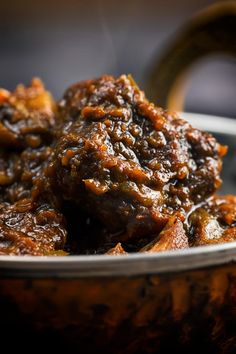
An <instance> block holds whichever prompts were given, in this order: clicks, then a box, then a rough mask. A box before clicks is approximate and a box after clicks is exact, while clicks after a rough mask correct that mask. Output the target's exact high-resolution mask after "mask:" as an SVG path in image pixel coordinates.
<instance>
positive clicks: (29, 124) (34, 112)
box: [0, 78, 56, 150]
mask: <svg viewBox="0 0 236 354" xmlns="http://www.w3.org/2000/svg"><path fill="white" fill-rule="evenodd" d="M55 112H56V104H55V102H54V100H53V98H52V96H51V94H50V93H49V92H48V91H45V89H44V86H43V83H42V82H41V80H39V79H36V78H35V79H33V80H32V82H31V85H30V86H29V87H25V86H23V85H18V86H17V88H16V90H15V91H14V92H12V93H10V92H8V91H6V90H3V89H0V137H1V147H3V146H7V147H8V148H12V149H14V150H17V149H23V148H26V147H32V148H35V147H39V146H40V145H42V144H43V143H44V142H48V141H49V140H52V136H53V130H52V128H53V127H54V126H55Z"/></svg>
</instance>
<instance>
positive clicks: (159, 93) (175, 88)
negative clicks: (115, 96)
mask: <svg viewBox="0 0 236 354" xmlns="http://www.w3.org/2000/svg"><path fill="white" fill-rule="evenodd" d="M222 53H223V54H227V55H230V56H234V57H236V2H235V1H230V2H222V3H218V4H216V5H213V6H210V7H208V8H206V9H205V10H203V11H202V12H200V13H199V14H198V15H197V16H195V17H194V18H193V19H192V20H191V21H190V22H189V23H187V24H186V26H185V27H184V28H183V30H182V32H181V33H180V34H179V35H178V36H177V37H176V38H175V40H174V42H173V43H172V45H171V46H170V47H169V48H168V50H167V51H166V52H165V53H164V55H163V56H162V57H161V59H160V60H159V61H158V62H157V64H155V65H154V68H153V70H152V72H151V75H150V78H149V80H148V82H147V92H148V96H149V98H150V99H152V100H153V101H154V102H156V103H157V104H158V105H160V106H163V107H166V108H168V109H170V110H175V111H182V110H183V108H184V99H185V85H184V83H185V82H186V77H187V76H188V74H189V72H190V69H191V67H192V65H193V64H195V63H196V61H198V60H199V59H201V58H203V57H206V56H207V55H210V54H222Z"/></svg>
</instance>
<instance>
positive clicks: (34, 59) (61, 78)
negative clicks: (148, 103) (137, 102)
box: [0, 0, 236, 118]
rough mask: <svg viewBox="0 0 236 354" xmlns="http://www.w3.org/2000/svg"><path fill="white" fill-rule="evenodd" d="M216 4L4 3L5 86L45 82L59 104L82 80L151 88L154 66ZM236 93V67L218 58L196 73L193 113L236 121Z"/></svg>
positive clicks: (0, 70)
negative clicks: (124, 76)
mask: <svg viewBox="0 0 236 354" xmlns="http://www.w3.org/2000/svg"><path fill="white" fill-rule="evenodd" d="M218 2H220V1H218ZM213 3H215V1H210V0H176V1H174V0H125V1H124V0H116V1H114V0H84V1H82V0H77V1H76V0H57V1H56V0H41V1H27V0H9V1H2V0H0V11H1V12H0V13H1V23H0V48H1V52H0V53H1V55H0V86H1V87H4V88H6V89H9V90H12V89H13V88H14V87H15V85H16V84H17V83H24V84H27V83H29V81H30V79H31V78H32V77H33V76H39V77H41V78H42V79H43V81H44V82H45V84H46V86H47V88H48V89H49V90H51V91H52V92H53V94H54V96H55V97H56V98H57V99H58V98H60V97H61V96H62V94H63V91H64V90H65V88H67V87H68V86H69V85H70V84H72V83H74V82H76V81H79V80H83V79H90V78H93V77H98V76H100V75H102V74H105V73H107V74H114V75H119V74H121V73H131V74H132V75H133V77H134V78H135V80H136V81H137V82H138V84H139V85H140V86H141V88H143V89H145V86H146V82H147V78H148V76H149V74H150V72H151V70H152V67H153V65H154V64H155V62H156V61H157V60H158V59H159V58H160V57H161V56H162V54H163V53H164V52H165V50H166V48H168V45H169V43H171V41H172V40H173V38H175V36H176V34H177V33H178V32H179V31H181V29H182V28H183V26H184V25H185V24H186V23H187V22H188V21H189V20H190V19H191V18H192V16H193V15H194V14H196V13H197V12H198V11H199V10H202V9H204V8H205V7H206V6H209V5H211V4H213ZM235 40H236V39H235ZM235 93H236V60H235V59H233V58H230V57H224V56H213V57H211V58H209V59H204V60H202V61H201V62H199V64H198V65H196V66H195V67H194V70H193V71H192V73H191V75H190V77H189V82H188V91H187V99H186V106H185V109H186V110H187V111H190V112H200V113H208V114H215V115H222V116H228V117H234V118H236V94H235Z"/></svg>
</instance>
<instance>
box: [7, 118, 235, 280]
mask: <svg viewBox="0 0 236 354" xmlns="http://www.w3.org/2000/svg"><path fill="white" fill-rule="evenodd" d="M180 116H181V117H183V118H184V119H186V120H189V121H190V122H191V123H192V124H193V125H194V126H195V127H198V128H200V129H203V130H207V131H210V130H211V131H214V132H216V133H221V134H230V135H235V136H236V120H234V119H230V118H224V117H214V116H208V115H202V114H196V113H181V114H180ZM231 262H236V242H230V243H224V244H217V245H211V246H201V247H193V248H190V249H186V250H178V251H166V252H160V253H152V254H150V253H133V254H129V255H120V256H109V255H89V256H87V255H81V256H69V257H60V256H59V257H54V256H48V257H39V256H0V276H1V277H8V278H9V277H13V278H19V277H26V278H35V277H39V278H41V277H42V278H52V277H54V278H78V277H90V276H91V277H95V276H98V277H99V276H108V277H113V276H138V275H145V274H147V275H148V274H159V273H173V272H178V271H183V270H190V269H199V268H205V267H212V266H218V265H219V266H220V265H222V264H227V263H231Z"/></svg>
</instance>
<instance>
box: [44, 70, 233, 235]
mask: <svg viewBox="0 0 236 354" xmlns="http://www.w3.org/2000/svg"><path fill="white" fill-rule="evenodd" d="M59 110H60V116H61V119H62V120H63V121H64V122H65V123H64V126H63V128H62V129H61V137H60V138H59V139H58V140H57V141H56V144H55V159H54V161H53V162H52V163H51V164H50V166H49V168H48V174H49V175H50V176H51V180H52V184H53V188H54V190H55V191H60V194H61V196H62V199H63V200H64V201H70V202H71V203H75V204H77V205H78V206H79V207H80V208H82V209H84V210H86V211H87V212H89V213H91V214H93V215H94V216H95V217H97V218H98V219H99V220H100V221H102V223H103V224H104V225H106V227H107V228H108V229H109V230H110V232H111V234H115V238H117V235H118V234H119V233H122V241H127V240H129V239H133V238H135V237H141V236H144V235H157V234H158V233H159V232H160V231H161V230H162V229H163V227H164V226H165V225H166V223H167V222H168V220H169V218H170V217H171V216H172V215H174V216H176V217H178V218H179V220H180V221H183V220H184V218H185V215H186V213H187V212H188V211H189V210H190V209H191V207H192V206H193V205H195V204H198V203H200V202H201V201H203V200H205V199H206V198H207V197H209V196H210V195H212V194H213V193H214V192H215V191H216V190H217V189H218V188H219V186H220V185H221V180H220V175H219V174H220V171H221V157H222V156H223V155H224V154H225V152H226V149H225V147H222V146H221V145H219V144H218V143H217V142H216V140H215V138H214V137H213V136H212V135H210V134H208V133H205V132H202V131H200V130H197V129H194V128H193V127H192V126H191V125H190V124H189V123H187V122H186V121H184V120H182V119H180V118H179V117H178V115H177V114H174V113H172V114H171V113H169V112H166V111H164V110H163V109H162V108H159V107H156V106H155V105H154V104H152V103H150V102H149V101H148V100H147V99H146V98H145V95H144V93H143V92H142V91H140V90H139V88H138V87H137V85H136V84H135V82H134V81H133V80H132V78H131V77H130V76H125V75H122V76H121V77H119V78H117V79H115V78H113V77H111V76H103V77H101V78H99V79H96V80H90V81H84V82H80V83H78V84H76V85H74V86H72V87H70V88H69V89H68V90H67V91H66V93H65V95H64V98H63V99H62V100H61V102H60V103H59ZM111 238H112V236H111ZM118 239H119V237H118ZM118 241H119V240H118Z"/></svg>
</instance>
